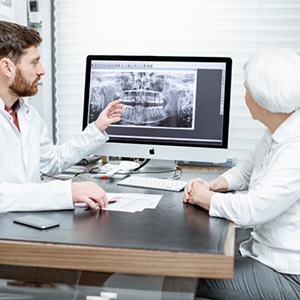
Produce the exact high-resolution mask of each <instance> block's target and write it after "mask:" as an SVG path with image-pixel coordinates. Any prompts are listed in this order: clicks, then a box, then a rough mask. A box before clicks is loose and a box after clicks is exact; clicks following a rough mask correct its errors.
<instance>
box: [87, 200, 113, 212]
mask: <svg viewBox="0 0 300 300" xmlns="http://www.w3.org/2000/svg"><path fill="white" fill-rule="evenodd" d="M116 202H117V200H109V201H108V204H113V203H116ZM90 209H91V208H90V207H89V206H87V205H86V206H85V207H84V210H90Z"/></svg>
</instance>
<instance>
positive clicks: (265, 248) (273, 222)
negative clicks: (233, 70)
mask: <svg viewBox="0 0 300 300" xmlns="http://www.w3.org/2000/svg"><path fill="white" fill-rule="evenodd" d="M244 74H245V88H246V94H245V101H246V105H247V107H248V109H249V111H250V113H251V115H252V118H253V119H255V120H258V121H260V122H261V123H262V124H264V125H265V126H266V128H267V129H266V132H265V134H264V135H263V137H262V139H261V140H260V142H259V143H258V145H257V147H256V149H255V150H254V151H253V153H252V154H251V155H250V157H249V159H248V160H246V161H244V162H242V163H241V164H240V165H238V166H236V167H234V168H232V169H231V170H229V171H227V172H225V173H224V174H222V176H220V177H218V178H216V179H214V180H212V181H210V182H206V181H204V180H202V179H201V178H196V179H193V180H191V181H189V182H188V184H187V186H186V188H185V192H184V202H186V203H190V204H193V205H199V206H201V207H202V208H204V209H206V210H208V211H209V215H210V216H212V217H221V218H226V219H228V220H231V221H233V222H234V223H235V224H236V225H238V226H239V227H242V228H243V227H247V228H249V227H250V228H251V230H250V231H251V236H250V234H249V236H248V238H246V240H245V241H243V242H242V243H241V244H240V245H239V251H236V252H237V253H236V257H235V272H234V278H233V279H230V280H208V279H207V280H206V279H201V280H199V283H198V290H197V296H201V297H207V298H211V299H222V300H224V299H234V300H238V299H243V300H246V299H270V300H276V299H278V300H279V299H289V300H292V299H300V110H299V108H300V58H299V56H298V55H297V54H295V53H294V52H292V51H290V50H286V49H280V50H276V51H270V52H264V53H259V54H257V55H255V56H254V57H252V58H251V59H250V60H249V61H248V62H247V63H246V64H245V66H244ZM229 190H230V191H232V190H236V191H237V192H236V193H224V192H226V191H229ZM242 190H244V192H243V193H239V192H238V191H242ZM248 230H249V229H248ZM240 232H241V229H240V228H237V240H238V236H239V234H240Z"/></svg>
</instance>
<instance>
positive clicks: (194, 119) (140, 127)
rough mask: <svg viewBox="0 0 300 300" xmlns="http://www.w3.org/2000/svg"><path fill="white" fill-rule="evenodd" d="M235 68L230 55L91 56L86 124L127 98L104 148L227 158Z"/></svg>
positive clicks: (115, 152)
mask: <svg viewBox="0 0 300 300" xmlns="http://www.w3.org/2000/svg"><path fill="white" fill-rule="evenodd" d="M231 69H232V60H231V58H228V57H171V56H114V55H111V56H108V55H90V56H88V57H87V60H86V78H85V98H84V112H83V128H85V127H86V126H87V124H89V123H91V122H93V121H94V120H95V119H96V118H97V117H98V115H99V113H100V112H101V110H103V109H104V107H105V106H106V105H107V104H108V103H109V102H111V101H113V100H115V99H118V98H120V99H122V102H123V104H125V109H124V113H123V114H122V119H121V121H120V122H119V123H116V124H112V125H111V126H110V127H109V128H108V129H107V133H108V135H109V138H110V139H109V141H108V142H107V143H106V144H105V145H103V146H102V147H99V149H98V150H97V154H100V155H105V156H117V157H126V158H128V157H131V158H146V159H147V158H149V159H159V160H175V161H178V160H182V161H198V162H199V161H201V162H212V163H221V162H225V161H226V160H227V151H228V130H229V111H230V90H231Z"/></svg>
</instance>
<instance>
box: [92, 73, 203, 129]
mask: <svg viewBox="0 0 300 300" xmlns="http://www.w3.org/2000/svg"><path fill="white" fill-rule="evenodd" d="M196 82H197V78H196V73H194V72H190V73H183V72H175V71H173V72H172V73H170V72H167V71H165V72H164V71H151V72H145V71H130V72H129V71H123V72H116V71H114V70H111V71H110V72H108V71H107V70H104V71H103V70H101V71H99V70H94V71H92V72H91V87H90V108H89V121H90V122H92V121H94V120H95V119H96V117H97V116H98V114H99V112H100V111H101V110H102V109H103V108H104V107H105V106H106V105H107V104H108V103H109V102H111V101H113V100H115V99H119V98H120V99H122V103H123V104H125V105H126V106H125V110H124V113H123V114H122V120H121V121H120V122H119V123H118V124H115V125H113V126H120V125H121V126H123V125H125V126H140V127H145V126H147V127H153V126H154V127H158V128H177V127H180V128H183V129H193V128H194V112H195V107H194V106H195V94H196V93H195V91H196Z"/></svg>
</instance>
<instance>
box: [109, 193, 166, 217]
mask: <svg viewBox="0 0 300 300" xmlns="http://www.w3.org/2000/svg"><path fill="white" fill-rule="evenodd" d="M107 197H108V200H109V201H111V202H113V203H110V204H109V205H108V206H107V207H105V208H103V210H111V211H122V212H129V213H135V212H138V211H143V210H144V209H155V208H156V206H157V204H158V203H159V201H160V199H161V198H162V195H153V194H136V193H107ZM114 201H116V202H114Z"/></svg>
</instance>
